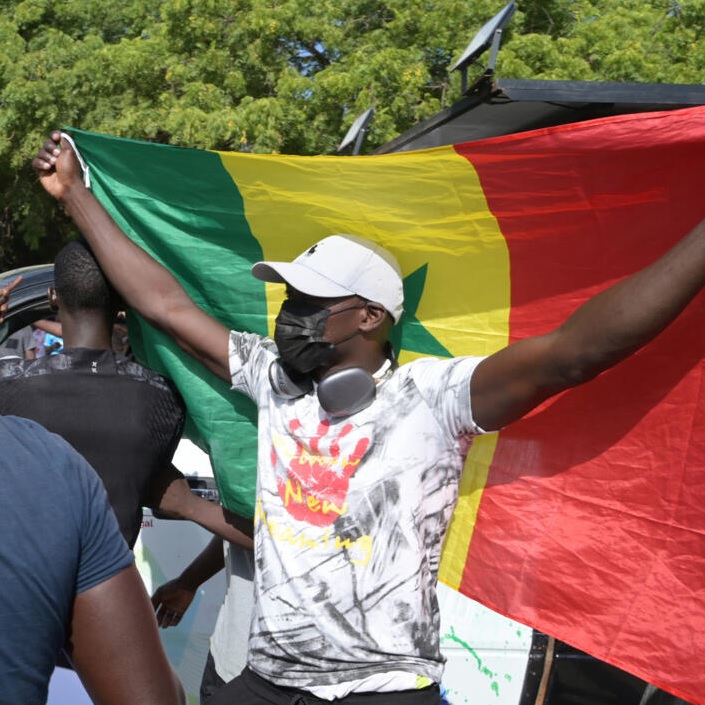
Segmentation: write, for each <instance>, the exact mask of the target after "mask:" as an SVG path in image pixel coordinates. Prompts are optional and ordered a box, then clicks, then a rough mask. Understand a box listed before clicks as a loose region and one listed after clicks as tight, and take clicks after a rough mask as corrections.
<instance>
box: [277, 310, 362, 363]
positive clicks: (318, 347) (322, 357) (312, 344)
mask: <svg viewBox="0 0 705 705" xmlns="http://www.w3.org/2000/svg"><path fill="white" fill-rule="evenodd" d="M362 305H363V306H364V304H362ZM353 308H360V305H356V306H348V307H347V308H342V309H340V310H338V311H333V312H331V311H330V310H329V309H327V308H326V307H325V306H319V305H318V304H314V303H311V302H308V301H295V300H294V301H292V300H286V301H285V302H284V303H283V304H282V307H281V310H280V311H279V315H278V316H277V319H276V321H275V326H274V342H275V343H276V344H277V349H278V350H279V356H280V358H281V361H282V362H283V363H284V364H285V365H286V366H287V367H288V368H290V369H291V370H293V371H294V372H297V373H299V374H301V375H306V374H310V373H311V372H313V371H314V370H316V369H318V368H319V367H322V366H324V365H326V364H327V363H328V362H329V361H330V358H331V355H332V354H333V350H335V346H336V345H338V344H340V343H342V342H345V341H346V340H350V338H353V337H354V336H356V335H357V334H358V332H359V331H357V330H356V331H355V332H354V333H353V334H352V335H350V336H348V337H346V338H343V340H339V341H338V342H337V343H328V342H326V341H325V340H324V339H323V334H324V332H325V328H326V323H327V322H328V318H329V317H330V315H331V313H333V314H337V313H342V312H343V311H349V310H350V309H353Z"/></svg>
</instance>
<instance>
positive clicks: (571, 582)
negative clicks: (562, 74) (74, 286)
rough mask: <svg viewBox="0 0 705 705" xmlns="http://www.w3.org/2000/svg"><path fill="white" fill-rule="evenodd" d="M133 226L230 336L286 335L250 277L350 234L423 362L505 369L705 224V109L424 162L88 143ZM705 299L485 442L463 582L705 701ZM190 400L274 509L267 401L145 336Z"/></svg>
mask: <svg viewBox="0 0 705 705" xmlns="http://www.w3.org/2000/svg"><path fill="white" fill-rule="evenodd" d="M72 134H73V136H74V138H75V140H76V143H77V144H78V147H79V149H80V151H81V153H82V155H83V157H84V158H85V160H86V161H87V162H88V164H89V165H90V170H91V178H92V182H93V189H94V192H95V193H96V195H97V197H98V198H99V199H100V200H101V202H102V203H103V205H104V206H105V207H106V208H107V210H108V211H109V212H110V213H111V214H112V215H113V217H114V218H115V220H116V221H117V222H118V224H119V225H120V226H121V227H122V228H123V229H124V230H125V231H126V232H127V233H128V235H129V236H130V237H131V238H133V239H134V240H135V241H136V242H137V243H138V244H140V245H141V246H142V247H144V248H146V249H147V250H148V251H149V252H150V253H152V254H153V255H154V256H155V257H156V258H157V259H158V260H160V261H161V262H163V263H164V264H165V265H166V266H167V267H168V268H169V269H170V270H171V271H172V272H174V274H175V275H176V276H177V277H178V278H179V279H180V281H181V282H182V283H183V284H184V286H185V287H186V289H187V290H188V292H189V293H190V294H191V296H192V297H193V298H194V299H195V300H196V302H197V303H198V304H199V305H200V306H202V307H203V308H204V309H206V310H207V311H209V312H210V313H212V314H213V315H214V316H216V317H217V318H218V319H220V320H221V321H222V322H223V323H224V324H225V325H227V326H230V327H231V328H234V329H238V330H250V331H254V332H257V333H261V334H266V333H267V332H268V331H269V330H271V325H272V321H273V316H274V315H275V314H276V311H277V309H278V306H279V303H280V301H281V296H282V295H283V292H282V291H281V288H282V287H276V286H272V285H265V284H263V283H262V282H259V281H257V280H255V279H254V278H253V277H252V276H251V275H250V274H249V268H250V266H251V265H252V263H254V262H256V261H258V260H260V259H277V260H282V259H284V260H286V259H291V258H293V257H295V256H296V255H297V254H299V253H300V252H301V251H303V250H304V249H305V248H306V247H307V246H309V245H310V244H311V243H313V242H315V241H316V240H318V239H320V238H322V237H324V236H326V235H329V234H331V233H336V232H342V233H356V234H360V235H363V236H366V237H369V238H372V239H374V240H376V241H378V242H379V243H380V244H382V245H383V246H384V247H386V248H388V249H389V250H391V251H392V252H393V253H394V254H395V255H396V256H397V258H398V259H399V262H400V264H401V267H402V270H403V273H404V287H405V298H406V305H405V307H406V311H405V314H404V318H403V320H402V322H401V325H400V326H398V328H397V330H396V332H395V341H394V342H395V345H396V346H397V348H398V349H399V350H400V351H401V355H400V357H401V361H402V362H404V361H407V360H410V359H412V358H414V357H417V356H421V355H436V356H440V357H444V356H457V355H466V354H472V355H484V354H488V353H492V352H493V351H495V350H498V349H499V348H501V347H503V346H505V345H507V344H508V343H510V342H512V341H514V340H517V339H519V338H522V337H525V336H529V335H535V334H540V333H544V332H547V331H548V330H550V329H552V328H554V327H555V326H557V325H559V324H560V323H561V322H562V321H563V320H564V319H565V318H566V317H567V316H568V315H569V314H570V313H571V312H572V311H573V310H574V309H575V308H576V307H577V306H578V305H580V303H582V302H583V301H585V300H586V299H587V298H589V297H590V296H592V295H594V294H595V293H597V292H598V291H600V290H602V289H604V288H606V287H607V286H609V285H610V284H612V283H614V282H616V281H618V280H619V279H621V278H622V277H624V276H626V275H628V274H630V273H632V272H634V271H636V270H637V269H639V268H641V267H643V266H645V265H647V264H649V263H650V262H652V261H653V260H654V259H656V258H657V257H658V256H659V255H660V254H662V253H663V252H664V251H666V250H667V249H668V248H669V246H671V245H672V244H674V243H675V242H676V241H677V240H678V239H680V238H681V237H682V236H683V235H685V234H686V233H687V232H688V231H689V230H690V229H691V228H692V227H693V226H694V225H695V224H696V223H698V222H699V221H700V220H701V219H702V218H703V217H705V198H704V197H703V185H702V184H703V180H702V171H703V167H704V166H705V109H703V108H694V109H688V110H681V111H674V112H668V113H652V114H640V115H628V116H619V117H616V118H609V119H603V120H597V121H594V122H587V123H580V124H574V125H567V126H562V127H557V128H549V129H544V130H539V131H536V132H530V133H524V134H519V135H513V136H508V137H501V138H495V139H490V140H484V141H479V142H473V143H467V144H461V145H455V146H451V147H440V148H437V149H431V150H425V151H421V152H410V153H403V154H392V155H384V156H368V157H356V158H350V157H347V158H346V157H325V156H322V157H293V156H271V155H268V156H262V155H252V154H233V153H218V152H204V151H197V150H188V149H178V148H173V147H165V146H161V145H154V144H148V143H142V142H135V141H130V140H123V139H116V138H112V137H106V136H101V135H97V134H91V133H86V132H80V131H72ZM704 315H705V299H703V297H702V296H700V297H698V298H697V299H696V301H695V302H693V304H691V305H690V306H689V307H688V309H687V310H686V311H685V312H684V313H683V314H682V315H681V316H680V318H679V319H678V320H677V321H676V322H675V323H674V324H673V325H672V326H671V327H670V328H669V329H668V330H667V331H666V332H665V333H663V334H662V335H661V336H660V337H659V338H658V339H657V340H656V341H655V342H653V343H652V344H651V345H649V346H648V347H647V348H645V349H643V350H642V351H640V352H639V353H637V354H636V355H634V356H632V357H631V358H630V359H629V360H627V361H625V362H623V363H621V364H620V365H618V366H617V367H616V368H614V369H613V370H611V371H609V372H607V373H605V374H603V375H601V376H600V377H598V378H597V379H596V380H594V381H592V382H590V383H589V384H586V385H584V386H583V387H580V388H577V389H574V390H571V391H569V392H567V393H565V394H562V395H560V396H559V397H557V398H556V399H554V400H551V401H550V402H547V403H546V404H544V405H542V406H541V407H540V408H539V409H537V410H536V411H535V412H533V413H532V414H530V415H529V416H528V417H527V418H525V419H523V420H522V421H520V422H518V423H515V424H514V425H512V426H511V427H510V428H508V429H506V430H504V431H502V432H501V433H499V434H497V435H494V436H488V437H483V438H480V439H478V440H477V441H476V442H475V444H474V445H473V448H472V450H471V453H470V455H469V457H468V462H467V465H466V469H465V473H464V478H463V483H462V487H461V497H460V500H459V504H458V508H457V510H456V513H455V516H454V519H453V522H452V525H451V528H450V531H449V534H448V537H447V540H446V546H445V549H444V554H443V556H444V557H443V562H442V566H441V576H440V577H441V580H443V581H444V582H445V583H447V584H448V585H450V586H452V587H455V588H457V589H459V590H460V591H461V592H463V593H465V594H467V595H469V596H471V597H473V598H475V599H478V600H480V601H482V602H483V603H485V604H487V605H488V606H490V607H492V608H494V609H496V610H498V611H499V612H501V613H503V614H506V615H508V616H510V617H513V618H514V619H517V620H519V621H521V622H524V623H526V624H529V625H531V626H534V627H536V628H538V629H541V630H543V631H545V632H548V633H549V634H552V635H554V636H556V637H557V638H559V639H561V640H564V641H566V642H568V643H570V644H572V645H574V646H576V647H577V648H580V649H582V650H585V651H587V652H589V653H591V654H593V655H595V656H597V657H598V658H601V659H604V660H606V661H609V662H611V663H613V664H615V665H617V666H620V667H622V668H625V669H626V670H629V671H631V672H632V673H634V674H636V675H638V676H640V677H642V678H644V679H645V680H647V681H649V682H651V683H653V684H655V685H657V686H659V687H662V688H665V689H667V690H669V691H671V692H673V693H675V694H678V695H680V696H681V697H683V698H685V699H686V700H689V701H692V702H694V703H705V671H704V670H703V669H702V668H701V667H700V666H699V665H698V664H699V663H700V658H701V655H702V654H703V653H705V399H704V398H703V394H704V390H703V386H704V385H703V372H704V371H705V366H704V363H703V358H705V326H704V325H703V319H704ZM131 334H132V340H133V344H134V345H135V348H136V350H137V352H138V354H139V356H140V357H141V359H143V360H144V361H145V362H146V363H147V364H149V365H151V366H153V367H156V368H157V369H160V370H162V371H163V372H165V373H166V374H168V375H170V376H171V377H172V378H174V380H175V381H176V382H177V384H178V385H179V387H180V388H181V390H182V393H183V394H184V396H185V398H186V400H187V404H188V407H189V412H190V416H191V421H192V427H191V428H192V434H193V435H195V436H198V437H199V438H200V439H201V442H202V444H203V445H204V446H205V448H206V449H207V450H208V452H209V453H210V456H211V459H212V462H213V465H214V471H215V475H216V479H217V482H218V486H219V488H220V491H221V495H222V498H223V500H224V502H225V503H226V504H227V506H229V507H230V508H232V509H234V510H235V511H239V512H241V513H251V512H252V508H253V499H254V490H253V487H254V474H255V453H256V433H255V429H254V424H255V414H254V409H253V408H252V406H251V404H250V403H249V402H248V401H247V400H245V399H242V398H240V397H239V396H238V395H236V394H234V393H232V392H230V391H229V390H228V388H227V384H225V383H221V382H219V381H218V380H216V379H214V378H213V377H212V376H211V375H210V374H209V373H207V372H206V371H204V370H203V369H201V368H200V367H199V365H197V364H196V363H194V362H193V361H191V360H189V359H188V358H187V357H185V356H183V355H181V354H180V353H179V351H178V350H177V349H176V348H175V347H174V346H173V344H172V343H171V341H169V340H168V339H166V338H165V337H164V336H162V335H160V334H158V333H156V332H154V331H153V330H151V329H149V328H148V327H147V326H145V325H143V324H142V323H141V322H139V321H138V325H137V326H133V328H132V333H131Z"/></svg>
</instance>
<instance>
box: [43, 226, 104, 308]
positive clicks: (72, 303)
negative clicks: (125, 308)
mask: <svg viewBox="0 0 705 705" xmlns="http://www.w3.org/2000/svg"><path fill="white" fill-rule="evenodd" d="M54 287H55V288H56V293H57V294H58V295H59V296H60V297H61V303H62V304H63V305H64V306H65V307H66V308H68V309H71V310H89V309H93V310H96V309H97V310H107V309H109V308H115V307H116V306H117V297H116V295H115V291H114V290H113V288H112V286H111V285H110V283H109V282H108V280H107V279H106V278H105V275H104V274H103V270H102V269H101V268H100V266H99V265H98V262H97V261H96V259H95V257H94V256H93V253H92V252H91V250H90V248H89V247H88V244H87V243H86V242H85V241H84V240H74V241H73V242H70V243H69V244H68V245H66V246H64V247H63V248H61V250H60V251H59V254H58V255H57V256H56V259H55V260H54Z"/></svg>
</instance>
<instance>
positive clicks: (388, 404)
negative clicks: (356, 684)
mask: <svg viewBox="0 0 705 705" xmlns="http://www.w3.org/2000/svg"><path fill="white" fill-rule="evenodd" d="M275 358H276V349H275V347H274V344H273V342H272V341H271V340H269V339H266V338H265V339H263V338H260V337H259V336H256V335H250V334H243V333H231V347H230V369H231V374H232V384H233V388H234V389H236V390H238V391H241V392H243V393H245V394H247V395H248V396H249V397H251V398H252V399H253V400H254V401H255V402H256V403H257V405H258V408H259V416H258V436H259V457H258V468H257V471H258V472H257V475H258V476H257V506H256V516H255V566H256V567H255V609H254V615H253V622H252V630H251V635H250V644H249V656H248V665H249V667H250V668H252V669H253V670H254V671H255V672H257V673H258V674H259V675H261V676H262V677H264V678H266V679H268V680H270V681H272V682H274V683H278V684H280V685H284V686H290V687H295V688H301V689H310V688H315V687H317V686H323V685H329V684H334V683H339V682H346V681H354V680H358V679H363V678H367V677H369V676H373V675H375V674H379V673H387V672H390V671H408V672H410V673H414V674H418V675H420V676H426V677H428V678H430V679H431V680H433V681H436V682H439V681H440V677H441V673H442V668H443V657H442V655H441V652H440V648H439V611H438V604H437V600H436V578H437V574H438V565H439V560H440V553H441V546H442V543H443V537H444V535H445V532H446V529H447V527H448V523H449V521H450V518H451V515H452V512H453V509H454V507H455V504H456V500H457V494H458V484H459V480H460V475H461V472H462V469H463V464H464V460H465V456H466V454H467V451H468V448H469V445H470V443H471V440H472V436H473V435H475V434H477V433H478V432H480V429H478V428H477V427H476V426H475V424H474V422H473V419H472V413H471V408H470V377H471V375H472V373H473V370H474V369H475V367H476V366H477V364H478V363H479V362H480V361H481V359H482V358H455V359H449V360H438V359H434V358H426V359H422V360H417V361H415V362H412V363H410V364H408V365H403V366H401V367H399V368H398V369H396V370H394V371H393V372H391V373H390V374H387V375H386V376H385V377H384V378H383V379H382V381H381V382H380V383H379V384H378V387H377V397H376V399H375V401H374V402H373V403H372V404H371V405H370V406H369V407H368V408H366V409H364V410H363V411H360V412H358V413H357V414H354V415H352V416H349V417H345V418H333V417H331V416H329V415H328V414H327V413H326V412H325V411H324V410H323V409H322V408H321V406H320V404H319V403H318V399H317V397H316V394H315V392H314V393H312V394H308V395H306V396H304V397H301V398H299V399H296V400H293V401H292V400H285V399H282V398H280V397H278V396H276V395H275V394H274V393H273V392H272V390H271V387H270V384H269V378H268V368H269V365H270V364H271V362H272V360H274V359H275Z"/></svg>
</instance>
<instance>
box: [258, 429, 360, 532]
mask: <svg viewBox="0 0 705 705" xmlns="http://www.w3.org/2000/svg"><path fill="white" fill-rule="evenodd" d="M289 428H290V430H291V432H292V434H293V435H294V436H295V437H296V432H297V431H298V430H299V429H300V428H301V422H300V421H298V420H294V421H292V422H291V423H290V424H289ZM353 429H354V426H353V425H352V424H345V425H344V426H343V427H342V428H341V429H340V431H339V432H338V433H337V435H335V436H332V437H330V438H326V437H327V436H328V435H329V432H330V430H331V429H330V421H327V420H325V421H321V423H320V424H319V425H318V429H317V435H316V436H314V437H313V438H311V440H310V442H309V443H308V447H306V446H305V445H304V443H303V442H302V441H301V440H300V439H299V438H296V452H295V454H294V457H293V458H292V459H291V460H290V462H289V464H288V466H287V468H286V477H283V476H282V477H278V478H277V488H278V490H279V496H280V497H281V498H282V501H283V502H284V506H285V507H286V508H287V511H288V512H289V513H290V514H291V515H292V516H293V517H294V518H295V519H298V520H300V521H305V522H307V523H309V524H313V525H314V526H328V525H329V524H332V523H333V522H334V521H335V520H336V519H337V518H338V517H340V516H342V515H343V514H345V512H346V503H345V500H346V498H347V495H348V488H349V486H350V478H351V477H352V476H353V475H354V474H355V470H357V466H358V465H359V464H360V460H361V459H362V457H363V456H364V455H365V453H366V452H367V449H368V448H369V446H370V439H369V438H366V437H363V438H359V439H358V440H357V442H355V441H354V439H353V438H352V437H349V436H350V433H351V431H352V430H353ZM353 444H354V447H353V448H352V451H351V452H349V453H348V454H347V455H346V453H345V452H344V451H343V450H342V449H341V446H345V447H351V446H353ZM272 462H273V463H275V464H276V462H277V453H276V448H275V447H274V446H272Z"/></svg>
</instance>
